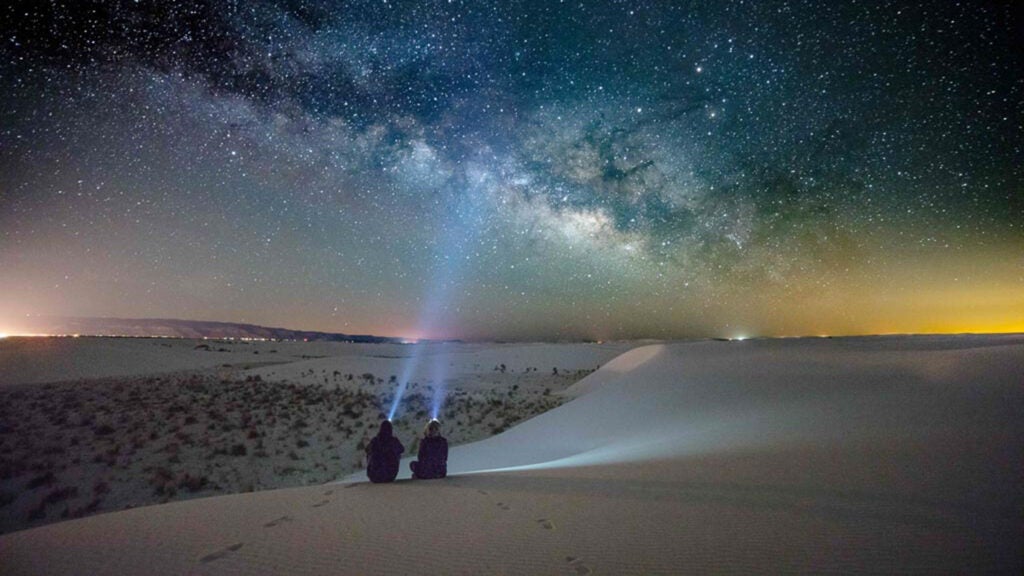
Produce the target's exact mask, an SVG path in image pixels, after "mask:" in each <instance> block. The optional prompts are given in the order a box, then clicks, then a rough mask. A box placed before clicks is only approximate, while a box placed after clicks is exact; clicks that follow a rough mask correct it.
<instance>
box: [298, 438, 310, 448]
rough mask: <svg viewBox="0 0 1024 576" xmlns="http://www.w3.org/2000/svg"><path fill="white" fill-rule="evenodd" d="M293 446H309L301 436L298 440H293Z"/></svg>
mask: <svg viewBox="0 0 1024 576" xmlns="http://www.w3.org/2000/svg"><path fill="white" fill-rule="evenodd" d="M295 446H296V447H298V448H305V447H307V446H309V442H306V440H305V439H303V438H299V439H298V440H296V441H295Z"/></svg>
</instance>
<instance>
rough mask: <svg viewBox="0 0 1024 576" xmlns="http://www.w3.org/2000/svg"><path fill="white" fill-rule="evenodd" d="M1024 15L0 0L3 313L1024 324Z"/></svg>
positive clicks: (507, 326)
mask: <svg viewBox="0 0 1024 576" xmlns="http://www.w3.org/2000/svg"><path fill="white" fill-rule="evenodd" d="M1010 4H1011V3H1005V5H1003V4H1000V3H985V4H980V3H977V4H976V3H962V4H961V5H957V4H955V3H952V2H912V3H894V4H886V3H876V2H810V1H806V2H801V1H789V2H706V3H705V2H589V1H587V2H580V1H577V2H558V1H556V0H549V1H541V2H511V1H492V0H482V1H469V2H460V1H443V2H393V1H376V2H367V3H347V2H326V1H323V2H318V1H308V2H303V1H298V0H297V1H288V2H269V1H252V2H242V1H238V2H233V1H224V2H219V3H205V2H187V1H174V0H167V1H160V2H156V1H153V2H150V1H146V0H141V1H138V2H131V1H127V2H113V1H111V2H53V3H44V2H24V3H22V2H15V3H13V4H8V5H6V6H5V7H4V8H2V9H0V10H2V18H3V20H4V22H5V23H4V26H3V37H2V38H0V40H2V42H3V45H2V48H0V56H2V57H0V89H2V90H0V92H2V95H0V98H2V103H3V104H2V111H0V113H2V116H0V118H2V132H0V318H4V317H6V318H8V320H6V322H8V323H11V322H16V319H17V318H18V317H23V316H25V315H26V314H73V315H92V316H122V317H176V318H196V319H200V318H201V319H210V320H227V321H246V322H253V323H259V324H269V325H282V326H286V327H293V328H305V329H320V330H329V331H342V332H372V333H377V334H386V335H405V336H428V337H461V338H513V339H522V338H544V339H551V338H616V337H619V338H623V337H659V338H660V337H693V336H737V335H754V334H764V335H790V334H821V333H836V334H845V333H878V332H897V331H900V332H915V331H961V330H969V331H987V330H1010V329H1013V330H1024V296H1022V295H1024V228H1022V226H1024V189H1022V182H1024V179H1022V175H1024V174H1022V171H1024V170H1022V166H1024V154H1022V145H1024V144H1022V141H1024V138H1022V134H1024V113H1022V110H1024V102H1022V95H1024V80H1022V78H1024V76H1022V73H1021V71H1022V70H1024V66H1022V64H1024V63H1022V58H1021V54H1022V53H1024V51H1022V50H1021V41H1020V40H1021V39H1020V36H1019V34H1020V32H1019V30H1020V22H1019V21H1017V20H1015V17H1016V16H1015V14H1014V13H1013V10H1011V6H1010ZM11 318H13V319H15V320H11ZM0 328H3V326H0Z"/></svg>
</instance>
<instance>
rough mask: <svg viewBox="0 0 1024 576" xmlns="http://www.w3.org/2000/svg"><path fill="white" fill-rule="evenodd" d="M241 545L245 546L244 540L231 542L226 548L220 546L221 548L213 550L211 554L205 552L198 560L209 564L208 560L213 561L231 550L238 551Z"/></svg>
mask: <svg viewBox="0 0 1024 576" xmlns="http://www.w3.org/2000/svg"><path fill="white" fill-rule="evenodd" d="M242 546H245V543H244V542H239V543H237V544H232V545H231V546H228V547H227V548H222V549H220V550H217V551H216V552H214V553H212V554H207V555H206V556H203V557H202V558H200V559H199V561H200V562H202V563H203V564H209V563H210V562H213V561H214V560H220V559H221V558H223V557H225V556H227V555H228V554H231V553H232V552H236V551H238V550H239V549H240V548H241V547H242Z"/></svg>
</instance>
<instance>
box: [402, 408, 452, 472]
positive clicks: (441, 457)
mask: <svg viewBox="0 0 1024 576" xmlns="http://www.w3.org/2000/svg"><path fill="white" fill-rule="evenodd" d="M416 457H417V458H418V459H417V460H415V461H413V462H410V463H409V467H410V468H412V477H413V478H418V479H420V480H428V479H430V478H444V477H445V476H447V475H448V441H447V440H445V438H444V436H441V423H440V422H438V421H437V420H431V421H430V422H429V423H428V424H427V427H426V428H425V429H424V430H423V439H422V440H420V450H419V453H418V454H417V456H416Z"/></svg>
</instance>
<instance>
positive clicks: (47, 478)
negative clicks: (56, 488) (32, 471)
mask: <svg viewBox="0 0 1024 576" xmlns="http://www.w3.org/2000/svg"><path fill="white" fill-rule="evenodd" d="M56 480H57V478H56V477H54V475H53V472H46V473H45V474H40V475H39V476H36V477H35V478H33V479H31V480H29V481H28V484H26V485H25V488H27V489H29V490H35V489H36V488H39V487H40V486H43V485H47V486H48V485H50V484H53V483H54V482H55V481H56Z"/></svg>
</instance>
